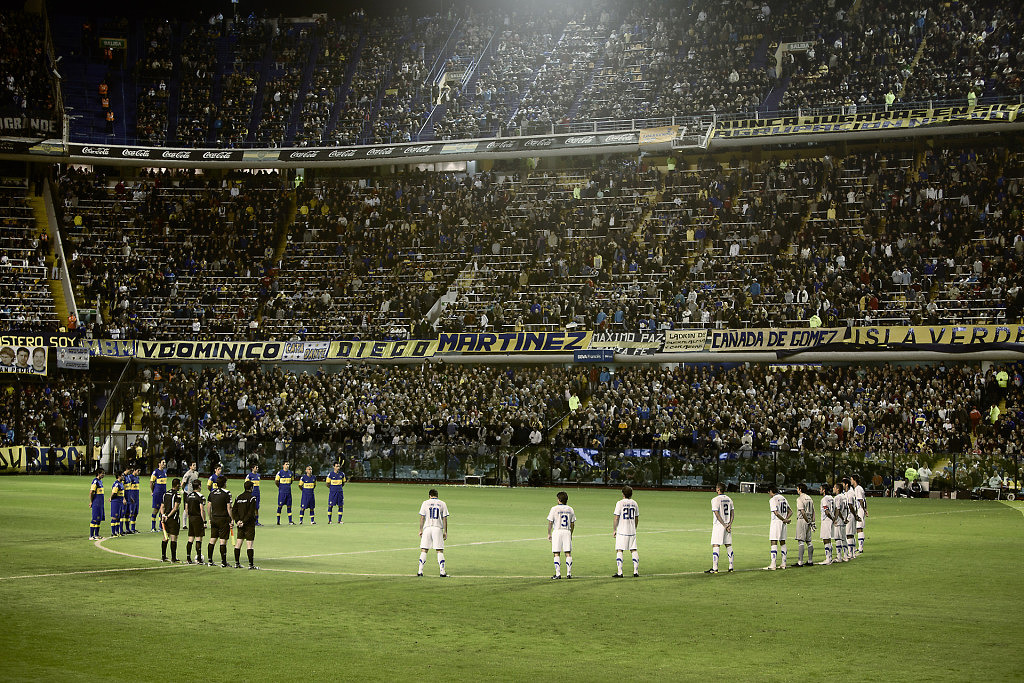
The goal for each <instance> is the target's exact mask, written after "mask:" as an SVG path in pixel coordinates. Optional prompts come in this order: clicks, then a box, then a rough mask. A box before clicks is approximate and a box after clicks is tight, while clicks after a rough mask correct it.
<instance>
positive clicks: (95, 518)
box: [89, 467, 106, 541]
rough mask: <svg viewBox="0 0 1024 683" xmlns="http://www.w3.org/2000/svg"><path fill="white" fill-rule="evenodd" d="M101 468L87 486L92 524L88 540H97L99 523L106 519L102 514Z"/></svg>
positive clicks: (99, 537) (98, 537)
mask: <svg viewBox="0 0 1024 683" xmlns="http://www.w3.org/2000/svg"><path fill="white" fill-rule="evenodd" d="M103 502H104V500H103V468H102V467H101V468H99V469H98V470H96V477H95V478H94V479H93V480H92V484H90V485H89V507H90V508H92V522H91V523H90V524H89V540H90V541H91V540H93V539H96V540H99V539H101V538H103V537H102V536H100V522H102V521H103V520H104V519H106V516H105V515H104V514H103Z"/></svg>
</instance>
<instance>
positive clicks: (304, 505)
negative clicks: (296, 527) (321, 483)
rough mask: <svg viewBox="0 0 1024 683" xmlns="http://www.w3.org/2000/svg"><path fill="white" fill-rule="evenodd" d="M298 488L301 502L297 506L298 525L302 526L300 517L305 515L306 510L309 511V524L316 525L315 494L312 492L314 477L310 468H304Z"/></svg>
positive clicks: (314, 485) (314, 486)
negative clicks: (304, 471) (300, 492)
mask: <svg viewBox="0 0 1024 683" xmlns="http://www.w3.org/2000/svg"><path fill="white" fill-rule="evenodd" d="M299 488H300V489H302V502H301V503H300V504H299V524H302V515H303V514H305V512H306V510H309V523H310V524H316V517H315V514H316V512H315V508H316V494H315V493H314V492H313V489H315V488H316V477H314V476H313V468H312V467H310V466H308V465H307V466H306V473H305V474H304V475H302V478H301V479H300V480H299Z"/></svg>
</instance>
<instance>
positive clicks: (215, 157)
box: [203, 152, 234, 160]
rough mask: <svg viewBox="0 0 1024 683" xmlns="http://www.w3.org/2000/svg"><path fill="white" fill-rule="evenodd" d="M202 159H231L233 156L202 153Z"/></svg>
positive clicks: (226, 153) (228, 153) (230, 154)
mask: <svg viewBox="0 0 1024 683" xmlns="http://www.w3.org/2000/svg"><path fill="white" fill-rule="evenodd" d="M203 158H204V159H224V160H229V159H233V158H234V155H233V154H232V153H231V152H203Z"/></svg>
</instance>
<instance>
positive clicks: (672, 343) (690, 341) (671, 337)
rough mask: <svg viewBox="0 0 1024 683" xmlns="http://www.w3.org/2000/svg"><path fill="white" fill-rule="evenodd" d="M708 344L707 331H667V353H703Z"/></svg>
mask: <svg viewBox="0 0 1024 683" xmlns="http://www.w3.org/2000/svg"><path fill="white" fill-rule="evenodd" d="M707 343H708V331H707V330H665V346H664V348H663V351H664V352H665V353H692V352H695V351H703V350H704V347H705V346H706V345H707Z"/></svg>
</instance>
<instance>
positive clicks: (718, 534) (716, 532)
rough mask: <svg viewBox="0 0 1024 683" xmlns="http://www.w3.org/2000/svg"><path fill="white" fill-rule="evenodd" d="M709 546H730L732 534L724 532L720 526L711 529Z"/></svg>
mask: <svg viewBox="0 0 1024 683" xmlns="http://www.w3.org/2000/svg"><path fill="white" fill-rule="evenodd" d="M711 545H732V532H731V531H726V530H725V527H724V526H722V525H721V524H715V525H713V526H712V527H711Z"/></svg>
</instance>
